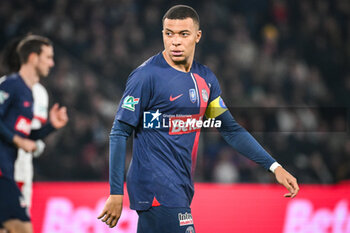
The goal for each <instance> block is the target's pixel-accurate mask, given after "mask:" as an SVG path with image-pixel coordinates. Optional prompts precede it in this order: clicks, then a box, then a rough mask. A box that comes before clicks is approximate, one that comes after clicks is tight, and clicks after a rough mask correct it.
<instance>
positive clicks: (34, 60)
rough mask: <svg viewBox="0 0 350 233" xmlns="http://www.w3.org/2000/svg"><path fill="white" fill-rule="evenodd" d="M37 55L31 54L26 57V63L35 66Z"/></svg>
mask: <svg viewBox="0 0 350 233" xmlns="http://www.w3.org/2000/svg"><path fill="white" fill-rule="evenodd" d="M38 59H39V55H38V54H37V53H35V52H32V53H30V54H29V56H28V63H32V64H36V63H38Z"/></svg>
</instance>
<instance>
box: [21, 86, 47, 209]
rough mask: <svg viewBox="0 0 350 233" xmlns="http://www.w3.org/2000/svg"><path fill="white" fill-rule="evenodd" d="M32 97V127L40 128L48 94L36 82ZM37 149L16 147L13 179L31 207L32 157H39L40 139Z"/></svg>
mask: <svg viewBox="0 0 350 233" xmlns="http://www.w3.org/2000/svg"><path fill="white" fill-rule="evenodd" d="M32 91H33V98H34V107H33V111H34V118H33V120H32V129H40V128H41V126H42V125H44V124H45V123H46V121H47V116H48V106H49V96H48V94H47V91H46V89H45V87H44V86H43V85H41V84H40V83H36V84H35V85H34V86H33V89H32ZM36 146H37V150H36V151H34V152H33V153H27V152H25V151H24V150H23V149H18V156H17V160H16V162H15V181H16V182H17V184H18V185H19V187H20V190H21V191H22V194H23V197H24V201H25V203H26V205H27V207H28V209H29V208H30V207H31V202H32V201H31V200H32V183H33V175H34V172H33V157H34V158H37V157H39V156H40V155H41V154H42V153H43V151H44V148H45V143H44V142H43V141H42V140H37V141H36Z"/></svg>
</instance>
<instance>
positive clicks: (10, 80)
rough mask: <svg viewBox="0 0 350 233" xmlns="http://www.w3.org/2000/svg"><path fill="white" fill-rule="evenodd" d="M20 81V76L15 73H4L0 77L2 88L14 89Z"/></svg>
mask: <svg viewBox="0 0 350 233" xmlns="http://www.w3.org/2000/svg"><path fill="white" fill-rule="evenodd" d="M21 83H22V82H21V77H20V76H19V75H18V74H17V73H14V74H10V75H5V76H2V77H1V78H0V85H1V87H3V88H11V89H16V88H17V87H18V86H20V85H21Z"/></svg>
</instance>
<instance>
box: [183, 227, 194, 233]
mask: <svg viewBox="0 0 350 233" xmlns="http://www.w3.org/2000/svg"><path fill="white" fill-rule="evenodd" d="M185 233H195V231H194V228H193V227H192V226H189V227H187V229H186V232H185Z"/></svg>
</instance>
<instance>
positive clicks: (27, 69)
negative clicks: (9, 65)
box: [18, 64, 39, 88]
mask: <svg viewBox="0 0 350 233" xmlns="http://www.w3.org/2000/svg"><path fill="white" fill-rule="evenodd" d="M18 73H19V75H20V76H21V77H22V79H23V80H24V82H25V84H27V86H28V87H29V88H32V87H33V85H34V84H35V83H37V82H39V76H38V74H37V72H36V71H35V69H34V68H33V67H32V66H30V65H26V64H24V65H22V66H21V68H20V70H19V72H18Z"/></svg>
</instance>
